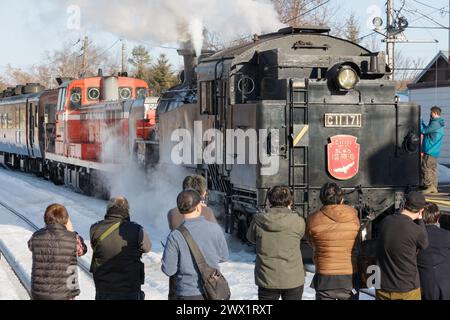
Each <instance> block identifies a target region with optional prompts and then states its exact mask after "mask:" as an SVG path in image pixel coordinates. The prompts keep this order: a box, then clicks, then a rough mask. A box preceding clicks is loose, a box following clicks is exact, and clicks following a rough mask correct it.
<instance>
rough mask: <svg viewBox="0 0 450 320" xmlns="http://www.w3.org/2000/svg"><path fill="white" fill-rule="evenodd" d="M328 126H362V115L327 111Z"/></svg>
mask: <svg viewBox="0 0 450 320" xmlns="http://www.w3.org/2000/svg"><path fill="white" fill-rule="evenodd" d="M325 127H326V128H361V127H362V115H361V114H359V113H355V114H343V113H327V114H325Z"/></svg>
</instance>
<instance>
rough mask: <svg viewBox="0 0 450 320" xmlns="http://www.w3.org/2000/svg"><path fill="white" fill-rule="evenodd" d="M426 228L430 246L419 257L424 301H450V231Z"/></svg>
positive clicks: (433, 227) (434, 227) (435, 227)
mask: <svg viewBox="0 0 450 320" xmlns="http://www.w3.org/2000/svg"><path fill="white" fill-rule="evenodd" d="M426 228H427V232H428V239H429V243H430V245H429V247H428V248H427V249H425V250H422V251H421V252H420V253H419V255H418V257H417V263H418V267H419V273H420V285H421V289H422V299H424V300H450V231H447V230H444V229H441V228H439V227H438V226H434V225H432V226H427V227H426Z"/></svg>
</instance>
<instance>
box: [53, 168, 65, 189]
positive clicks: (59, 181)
mask: <svg viewBox="0 0 450 320" xmlns="http://www.w3.org/2000/svg"><path fill="white" fill-rule="evenodd" d="M58 171H59V169H58V168H57V167H56V166H51V167H50V181H51V182H53V183H54V184H55V185H57V186H61V185H63V184H64V178H61V177H60V175H59V172H58Z"/></svg>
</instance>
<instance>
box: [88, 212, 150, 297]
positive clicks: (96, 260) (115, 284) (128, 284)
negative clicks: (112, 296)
mask: <svg viewBox="0 0 450 320" xmlns="http://www.w3.org/2000/svg"><path fill="white" fill-rule="evenodd" d="M118 222H121V225H120V227H119V228H118V229H116V230H115V231H113V232H112V233H111V234H110V235H109V236H108V237H107V238H105V239H104V240H103V241H100V242H99V241H98V239H99V238H100V237H101V236H102V234H103V233H104V232H105V231H106V230H108V229H109V228H110V227H111V226H113V225H114V224H116V223H118ZM90 235H91V246H92V248H93V249H94V248H95V249H94V251H93V254H92V264H91V272H92V273H93V275H94V282H95V288H96V291H97V293H136V292H140V290H141V285H142V284H143V283H144V275H145V274H144V264H143V263H142V262H141V256H142V254H143V253H145V252H149V251H150V248H151V243H150V240H149V239H148V236H147V235H146V234H145V232H144V230H143V228H142V227H141V226H140V225H138V224H137V223H134V222H130V216H129V213H128V212H127V211H125V210H114V209H112V210H109V211H108V213H107V214H106V216H105V220H103V221H100V222H98V223H96V224H94V225H93V226H92V227H91V231H90Z"/></svg>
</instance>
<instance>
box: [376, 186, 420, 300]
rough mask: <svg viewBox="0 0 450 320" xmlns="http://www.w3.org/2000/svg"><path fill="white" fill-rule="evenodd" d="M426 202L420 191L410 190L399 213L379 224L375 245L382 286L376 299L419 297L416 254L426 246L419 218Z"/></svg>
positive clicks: (412, 298) (411, 298)
mask: <svg viewBox="0 0 450 320" xmlns="http://www.w3.org/2000/svg"><path fill="white" fill-rule="evenodd" d="M425 205H426V201H425V197H424V196H423V194H421V193H419V192H415V191H413V192H410V193H409V194H408V195H407V196H406V202H405V205H404V208H403V209H402V210H401V212H400V213H399V214H393V215H390V216H388V217H386V218H384V220H383V222H382V223H381V227H380V236H379V239H378V245H377V257H378V266H379V268H380V271H381V285H380V287H381V288H380V289H379V290H377V300H421V290H420V277H419V270H418V266H417V253H418V252H419V250H422V249H426V248H427V247H428V234H427V230H426V228H425V223H424V222H423V220H422V214H423V211H424V208H425Z"/></svg>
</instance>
